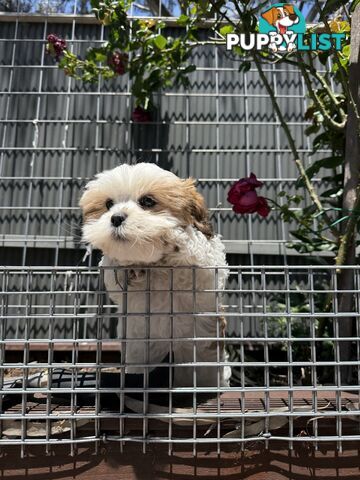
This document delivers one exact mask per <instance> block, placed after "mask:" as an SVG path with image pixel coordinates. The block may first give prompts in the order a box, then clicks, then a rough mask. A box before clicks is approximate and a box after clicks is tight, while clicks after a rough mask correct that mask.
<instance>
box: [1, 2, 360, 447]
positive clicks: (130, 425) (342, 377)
mask: <svg viewBox="0 0 360 480" xmlns="http://www.w3.org/2000/svg"><path fill="white" fill-rule="evenodd" d="M51 3H52V2H49V4H51ZM155 3H156V2H155ZM78 12H79V10H78V5H77V2H74V10H73V12H72V14H69V12H62V13H61V14H59V15H55V14H54V15H52V14H51V13H52V12H50V11H49V12H48V13H49V14H48V15H43V14H37V15H33V14H32V12H30V13H29V12H28V13H26V12H23V11H21V8H20V10H19V11H17V12H16V14H10V13H6V14H1V15H0V30H1V35H0V52H1V53H0V72H1V75H0V112H1V118H0V175H1V181H0V194H1V199H2V202H1V206H0V222H1V237H0V238H1V249H0V259H1V263H2V264H4V265H9V266H7V267H1V268H0V276H1V278H0V285H1V287H0V288H1V317H0V319H1V320H0V390H1V393H0V428H1V432H0V446H5V445H18V446H19V447H20V450H21V453H22V455H25V453H26V449H27V446H28V445H36V444H40V445H43V446H44V449H46V451H47V452H49V451H50V450H51V448H53V447H54V446H55V445H61V444H65V445H69V447H70V449H71V453H72V454H75V453H76V450H77V448H78V447H79V445H81V444H87V443H90V444H91V443H92V444H93V445H94V448H95V449H96V450H97V449H99V447H100V446H101V445H102V444H103V443H105V442H110V441H113V442H117V443H119V448H120V449H124V448H125V447H126V446H127V445H128V444H133V443H138V444H140V446H141V448H142V449H143V451H147V448H148V447H149V444H154V443H155V444H165V445H167V446H168V449H169V453H171V452H172V451H173V449H174V448H176V446H177V445H179V444H186V445H188V446H190V447H191V448H192V449H193V451H194V453H195V452H196V450H197V449H198V448H199V447H200V446H203V445H206V446H208V447H209V448H214V449H215V450H216V451H217V452H220V451H222V450H224V449H226V448H231V449H232V450H234V449H245V448H247V446H248V445H249V444H250V443H252V442H260V443H261V444H264V445H265V446H266V447H268V446H269V445H270V443H272V442H275V441H277V440H279V441H280V440H283V441H285V442H287V443H288V445H289V447H290V448H293V447H294V446H295V445H296V444H299V443H306V445H312V446H314V448H317V447H318V446H319V445H320V444H321V443H323V442H329V441H330V442H336V444H337V446H338V448H339V449H341V448H342V442H345V441H351V440H359V437H360V432H359V425H360V423H359V412H360V410H359V384H360V377H359V361H358V359H359V353H360V352H359V348H360V343H359V342H360V340H359V338H360V335H359V333H360V332H359V328H360V324H359V315H360V302H359V291H360V289H359V283H360V277H359V273H360V272H359V268H358V267H349V268H351V271H352V274H353V280H354V289H353V290H351V291H344V290H341V291H340V290H339V289H338V286H337V285H338V284H337V282H338V275H339V272H338V270H336V269H335V268H334V267H331V266H329V265H328V262H327V258H326V255H325V254H324V255H321V256H320V257H319V262H320V264H317V265H311V264H310V263H309V260H308V259H305V258H304V256H303V257H301V256H299V255H296V254H295V253H294V251H293V250H289V249H288V248H287V242H288V240H289V228H291V226H289V224H286V223H284V222H283V221H282V220H281V219H280V218H279V217H278V216H277V214H276V213H275V214H274V215H272V216H271V218H270V219H266V220H265V219H260V218H259V217H256V218H255V217H254V216H253V217H238V216H236V215H235V214H234V213H233V212H232V211H231V208H230V206H229V205H227V204H226V193H227V191H228V188H229V186H230V185H231V183H232V182H233V181H235V180H237V179H238V178H239V177H241V176H245V175H248V174H249V173H250V172H251V171H252V170H254V171H255V172H261V179H262V180H264V182H265V187H264V188H265V189H266V190H267V191H266V195H267V196H269V197H272V198H278V194H279V192H280V191H282V190H283V189H286V190H287V191H288V192H289V193H292V192H295V182H296V179H297V173H296V169H295V167H294V165H293V163H292V162H291V155H290V152H289V149H288V148H287V146H286V144H285V141H284V138H283V134H282V132H281V129H280V125H279V122H278V120H277V118H276V117H275V115H274V113H273V112H272V109H271V106H270V104H269V101H268V98H267V93H266V91H265V90H264V86H263V85H261V82H259V78H258V76H257V73H256V71H255V70H252V69H251V70H250V71H249V72H245V73H244V72H242V73H241V74H240V73H239V71H238V65H234V62H233V60H232V59H229V58H228V57H227V56H226V55H225V54H224V52H223V51H222V50H221V49H219V48H214V47H213V46H212V47H210V46H207V47H203V48H201V49H199V51H198V52H197V53H195V55H196V58H195V63H196V64H197V71H196V72H194V73H193V74H192V75H191V78H190V80H191V83H192V88H191V90H190V91H183V90H179V91H166V92H160V93H159V95H158V98H157V117H156V120H155V121H154V122H153V123H152V125H148V126H147V128H145V127H144V126H140V125H134V124H133V123H132V122H131V120H130V116H129V114H130V112H131V108H132V98H131V90H130V83H129V80H128V79H126V80H125V79H117V80H116V81H113V82H109V83H107V84H106V83H99V85H97V86H95V87H94V86H90V87H89V86H87V85H83V84H79V83H76V82H75V81H74V80H72V79H69V78H66V77H65V76H62V75H60V74H59V72H58V69H57V67H56V66H55V65H54V64H53V63H52V61H51V60H50V59H49V58H48V57H46V55H45V41H46V37H47V35H48V34H49V33H52V32H56V33H58V34H59V35H62V36H65V37H66V39H67V42H68V44H69V46H70V48H71V49H72V51H74V52H75V53H76V54H82V53H83V52H84V51H85V50H86V48H87V47H88V46H89V45H94V44H98V43H99V42H102V41H103V40H104V39H105V38H106V31H105V29H104V27H103V26H100V25H98V24H96V23H95V21H94V19H92V18H91V17H88V16H79V15H77V13H78ZM132 14H133V15H134V16H136V15H135V13H134V12H132ZM158 14H159V15H160V16H161V3H160V6H159V12H158ZM165 20H166V19H165ZM167 20H168V19H167ZM169 28H173V25H172V24H171V22H170V23H169ZM25 45H26V46H27V48H26V47H25ZM265 73H266V75H267V77H268V78H269V79H270V80H271V81H272V82H273V84H274V85H275V89H276V95H277V98H278V99H279V102H280V104H281V105H282V106H283V107H284V110H286V119H287V121H288V125H289V127H290V129H291V131H292V133H293V134H294V136H295V138H296V141H297V144H298V145H299V147H300V148H299V152H300V154H301V155H302V157H303V158H304V163H305V164H307V162H308V160H307V158H306V156H307V155H308V154H309V153H311V152H312V148H311V139H309V137H305V135H304V129H305V127H306V126H307V122H306V121H304V120H303V119H304V112H305V110H306V89H305V86H304V84H303V82H302V80H301V78H300V76H299V74H298V72H297V71H295V70H294V69H292V68H284V67H279V66H275V65H273V66H272V67H271V68H268V69H265ZM327 153H329V152H328V151H325V150H319V151H318V152H317V153H316V154H315V155H314V156H313V159H316V157H317V155H319V156H322V155H324V154H327ZM319 158H320V157H319ZM139 160H140V161H151V162H156V163H157V164H159V165H160V166H162V167H163V168H167V169H171V170H172V171H174V172H175V173H177V174H178V175H179V176H181V177H186V176H193V177H194V178H196V179H197V180H198V188H199V190H200V191H201V193H202V194H203V195H204V197H205V199H206V201H207V204H208V206H209V210H210V212H211V215H212V222H213V224H214V226H215V230H216V232H217V233H219V234H221V235H222V236H223V241H224V244H225V246H226V251H227V254H228V255H227V257H228V263H229V265H230V266H229V267H226V268H228V270H229V276H228V281H227V283H226V285H225V286H221V288H220V286H219V285H218V284H217V279H218V273H219V268H220V267H217V268H213V269H212V276H213V279H214V280H213V283H212V284H211V285H209V286H207V288H206V289H205V290H204V289H203V290H202V289H201V288H199V285H197V282H196V278H197V275H198V274H199V273H200V271H201V269H199V268H196V267H192V268H190V269H189V272H188V274H189V278H190V280H189V282H188V285H187V288H186V291H179V290H178V289H177V288H176V285H175V284H174V282H173V280H174V277H176V275H177V274H178V269H176V268H168V269H167V270H168V271H167V273H166V274H167V278H168V286H167V288H165V291H164V292H161V291H160V292H159V291H156V288H155V287H154V285H153V284H152V281H151V275H152V272H151V271H150V270H148V269H146V268H145V269H144V270H145V273H144V275H145V283H146V288H142V289H141V288H140V289H139V288H138V289H137V291H136V295H138V296H140V297H143V299H144V308H143V311H140V312H137V317H139V316H140V317H141V321H142V323H143V334H142V336H140V337H139V336H137V337H136V338H133V337H131V335H129V329H128V326H129V324H131V322H132V321H133V320H134V312H131V311H129V309H128V308H127V307H128V295H129V291H131V289H132V288H133V286H132V278H133V274H134V272H133V271H132V269H129V270H126V269H120V268H119V269H118V275H119V277H122V281H121V282H120V284H121V297H122V306H121V309H118V308H117V307H116V305H114V304H113V303H112V302H111V301H110V299H109V291H108V289H106V288H105V284H104V277H105V275H106V271H107V270H109V269H107V268H105V267H98V266H97V264H98V261H99V254H98V253H97V252H93V253H92V254H91V255H86V253H85V250H84V249H83V248H82V246H81V245H80V235H81V215H80V211H79V209H78V197H79V194H80V191H81V189H82V188H83V186H84V185H85V183H86V181H87V180H88V179H89V178H91V177H92V176H93V175H94V174H96V173H98V172H99V171H101V170H104V169H109V168H113V167H114V166H116V165H118V164H119V163H122V162H127V163H134V162H136V161H139ZM314 181H315V182H316V185H317V187H318V188H319V189H321V188H328V186H327V185H326V182H323V181H322V179H320V178H316V179H315V180H314ZM306 198H307V197H306V193H304V201H306ZM282 201H283V199H282V198H280V197H279V202H282ZM301 207H302V204H300V205H299V206H298V208H301ZM314 229H316V225H314ZM308 263H309V264H308ZM80 265H81V266H80ZM224 267H225V266H224ZM164 268H165V267H164ZM344 268H345V267H344ZM142 269H143V267H142ZM210 270H211V269H210ZM344 293H348V294H351V295H352V296H353V297H354V302H355V308H354V309H352V310H351V311H348V312H347V311H343V309H341V311H340V309H339V299H340V298H341V295H343V294H344ZM158 294H164V295H166V296H167V297H168V298H169V305H170V307H169V309H168V310H167V311H164V312H160V313H161V316H162V321H163V322H164V324H165V325H167V327H166V328H165V329H164V331H163V332H162V333H163V335H162V336H161V337H160V338H154V336H152V335H151V332H152V323H154V321H156V317H157V316H158V315H159V312H156V313H154V312H153V311H152V309H151V298H152V297H153V296H154V295H158ZM179 294H181V295H187V296H188V297H190V298H192V299H193V308H192V309H190V310H189V311H177V310H176V308H175V303H176V302H173V301H172V299H174V298H176V296H177V295H179ZM202 295H206V296H207V297H209V298H211V302H210V303H211V305H212V308H211V309H207V308H200V307H199V306H197V298H198V297H201V296H202ZM154 317H155V318H154ZM184 318H185V319H186V321H187V322H188V323H189V324H190V325H192V326H193V328H192V331H191V334H189V335H187V336H181V337H179V336H177V335H175V332H176V326H177V323H179V321H181V322H183V321H184ZM204 318H207V319H210V320H211V321H213V325H214V332H213V335H212V336H211V337H204V336H201V335H199V334H198V331H197V328H196V325H197V322H198V323H199V322H200V321H201V320H202V319H204ZM224 320H225V321H226V324H227V328H226V335H224V331H223V325H224ZM137 321H139V319H138V318H137ZM344 325H347V326H348V327H349V328H347V329H344V328H343V326H344ZM206 342H207V344H212V348H213V352H214V355H215V357H216V358H213V359H212V361H211V362H206V361H204V360H203V359H202V360H199V358H198V357H199V355H198V352H199V351H200V350H201V348H202V345H203V344H206ZM156 343H159V344H162V345H165V350H166V351H167V355H165V356H164V357H163V358H161V359H157V360H156V361H155V360H154V359H153V358H152V357H151V354H149V352H151V348H152V345H153V344H156ZM179 343H181V344H182V347H183V348H184V349H185V350H187V351H188V352H189V354H188V356H187V358H186V359H185V360H184V359H182V361H179V360H178V359H177V357H176V354H175V353H176V348H177V345H178V344H179ZM134 344H137V345H138V346H140V348H141V349H142V353H143V358H142V361H138V363H137V364H135V365H134V362H131V363H130V362H129V358H128V357H127V351H129V350H131V346H132V345H134ZM223 352H225V353H224V354H223ZM134 367H137V370H136V373H131V369H133V368H134ZM229 368H230V369H231V378H230V379H229V382H228V383H226V382H222V381H221V378H222V377H221V376H222V372H223V371H225V369H229ZM185 369H186V371H187V372H189V375H190V377H191V384H190V386H189V385H186V386H184V385H178V384H176V381H175V380H176V376H177V372H179V371H182V370H185ZM210 369H212V371H213V372H214V375H213V377H214V378H215V380H213V381H212V382H211V384H209V385H206V383H205V385H204V383H202V382H201V380H202V377H203V373H202V372H206V371H208V370H210Z"/></svg>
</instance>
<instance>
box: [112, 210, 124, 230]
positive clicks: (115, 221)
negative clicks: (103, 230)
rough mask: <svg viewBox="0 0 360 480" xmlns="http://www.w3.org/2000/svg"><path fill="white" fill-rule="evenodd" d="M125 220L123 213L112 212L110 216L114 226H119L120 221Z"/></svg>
mask: <svg viewBox="0 0 360 480" xmlns="http://www.w3.org/2000/svg"><path fill="white" fill-rule="evenodd" d="M125 220H126V215H124V214H119V213H118V214H114V215H112V217H111V223H112V225H114V227H115V228H117V227H120V225H121V224H122V223H124V222H125Z"/></svg>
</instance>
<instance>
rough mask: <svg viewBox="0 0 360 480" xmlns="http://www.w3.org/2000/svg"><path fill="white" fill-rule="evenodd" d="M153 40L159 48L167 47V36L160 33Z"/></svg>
mask: <svg viewBox="0 0 360 480" xmlns="http://www.w3.org/2000/svg"><path fill="white" fill-rule="evenodd" d="M153 42H154V43H155V45H156V46H157V48H158V49H159V50H163V49H164V48H165V47H166V43H167V41H166V38H165V37H163V36H162V35H160V34H159V35H156V37H154V39H153Z"/></svg>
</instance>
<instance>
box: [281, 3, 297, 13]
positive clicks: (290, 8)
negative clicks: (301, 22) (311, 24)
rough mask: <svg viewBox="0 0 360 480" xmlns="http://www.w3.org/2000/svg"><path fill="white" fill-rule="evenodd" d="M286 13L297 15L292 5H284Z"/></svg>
mask: <svg viewBox="0 0 360 480" xmlns="http://www.w3.org/2000/svg"><path fill="white" fill-rule="evenodd" d="M283 8H284V12H286V13H287V14H288V15H296V13H295V10H294V7H293V6H292V5H284V6H283Z"/></svg>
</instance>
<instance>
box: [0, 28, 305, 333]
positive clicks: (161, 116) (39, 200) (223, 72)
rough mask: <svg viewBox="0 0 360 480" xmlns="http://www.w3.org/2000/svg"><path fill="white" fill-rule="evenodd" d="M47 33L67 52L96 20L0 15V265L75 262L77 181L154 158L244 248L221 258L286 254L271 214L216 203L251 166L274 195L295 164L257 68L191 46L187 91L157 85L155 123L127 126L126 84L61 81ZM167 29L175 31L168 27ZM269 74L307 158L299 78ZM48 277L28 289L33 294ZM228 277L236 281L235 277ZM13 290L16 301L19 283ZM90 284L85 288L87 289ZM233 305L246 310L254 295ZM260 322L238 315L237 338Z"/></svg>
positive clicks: (61, 327) (112, 329) (88, 325)
mask: <svg viewBox="0 0 360 480" xmlns="http://www.w3.org/2000/svg"><path fill="white" fill-rule="evenodd" d="M50 32H55V33H57V34H58V35H60V36H62V37H66V38H67V39H68V40H69V39H70V41H69V44H71V45H73V48H74V51H75V53H78V54H83V53H84V52H85V50H86V48H88V46H90V45H93V44H94V43H95V42H98V41H100V40H101V39H102V38H104V35H103V30H102V29H101V27H100V26H99V25H95V24H92V25H87V24H80V23H76V22H75V23H74V24H71V23H67V24H54V23H51V24H47V25H46V24H45V23H44V22H36V23H22V22H17V23H15V22H9V23H6V22H0V39H2V40H1V41H0V72H1V74H0V148H1V150H0V175H1V177H2V179H1V182H0V196H1V205H0V225H1V238H2V242H3V245H4V247H3V248H2V249H1V250H0V258H1V261H2V262H3V263H5V264H11V265H69V266H70V267H71V265H78V264H79V262H81V259H82V257H83V255H84V250H83V249H82V248H83V247H82V246H81V244H80V235H81V215H80V211H79V209H78V207H77V205H78V199H79V196H80V192H81V189H82V187H83V186H84V184H85V182H86V180H87V179H88V178H91V177H92V176H93V175H94V174H96V173H97V172H99V171H101V170H103V169H108V168H113V167H114V166H116V165H118V164H119V163H122V162H137V161H150V162H157V163H159V165H160V166H162V167H163V168H166V169H170V170H172V171H174V172H175V173H176V174H178V175H179V176H182V177H186V176H192V177H194V178H196V179H198V180H199V189H200V191H201V192H202V193H203V194H204V196H205V198H206V200H207V203H208V205H209V207H210V208H211V211H212V220H213V223H214V225H215V226H216V229H217V231H218V232H219V233H221V234H222V235H223V237H224V241H225V243H226V245H227V248H228V251H229V252H243V253H245V252H246V253H248V254H249V255H237V256H235V257H234V256H233V257H230V258H229V263H234V264H244V265H246V264H252V263H257V264H261V263H262V264H264V265H266V264H276V263H278V262H280V263H281V262H284V260H285V259H284V258H283V257H281V256H279V255H280V254H283V253H284V252H285V250H284V248H283V246H284V242H285V241H286V240H288V238H289V233H288V230H289V226H288V225H286V224H285V225H284V224H282V222H281V221H279V218H278V216H277V215H276V214H275V213H273V214H272V215H271V216H270V217H269V218H267V219H262V218H260V217H259V216H257V215H253V216H243V217H241V216H238V215H235V214H234V213H233V212H232V211H231V208H230V205H229V204H227V202H226V196H227V191H228V189H229V187H230V185H231V182H232V181H234V180H236V179H238V178H240V177H242V176H245V175H248V174H249V173H250V172H251V171H253V172H255V173H256V174H257V175H258V176H259V177H261V178H262V179H264V180H265V186H264V188H263V190H262V194H263V195H264V196H267V197H269V198H276V197H277V195H278V193H279V191H280V190H282V189H285V190H287V191H288V192H289V193H294V192H295V190H294V181H295V179H296V176H297V174H296V169H295V167H294V162H293V161H292V159H291V155H290V154H289V152H288V147H287V142H286V139H285V138H284V134H283V132H282V131H281V129H280V128H279V125H277V124H276V118H275V115H274V112H273V110H272V107H271V104H270V102H269V99H268V95H267V92H266V91H265V88H264V86H263V85H262V84H261V82H260V80H259V77H258V74H257V72H255V71H250V72H247V73H246V74H244V73H239V72H238V69H237V64H236V63H234V61H233V60H232V59H231V58H229V57H228V55H227V54H225V52H224V51H223V50H221V49H219V48H217V49H215V48H214V47H212V46H206V47H204V48H201V49H198V50H197V51H196V52H195V53H194V62H195V63H196V65H197V67H198V70H197V71H196V72H194V73H193V74H192V76H191V88H190V89H189V91H188V92H185V91H183V89H179V90H177V91H175V90H172V91H166V92H160V93H159V95H158V96H157V98H156V105H157V111H156V114H155V120H156V121H157V122H158V123H154V124H153V125H139V124H137V125H136V124H131V123H130V115H131V111H132V108H133V100H132V98H131V96H130V94H129V85H128V79H127V78H125V77H124V78H117V79H115V80H112V81H109V82H105V83H104V82H102V83H101V84H100V85H99V86H96V85H95V86H94V85H90V86H89V85H83V84H82V83H81V82H76V81H74V80H70V79H68V78H67V77H66V76H65V75H64V74H63V73H62V72H61V71H59V70H58V69H57V67H56V66H55V65H54V63H53V61H52V59H50V58H48V57H47V56H46V55H44V39H45V38H46V36H47V34H48V33H50ZM171 33H176V34H180V32H179V30H172V31H171ZM204 35H206V32H204ZM71 40H72V41H71ZM268 70H269V71H268V72H267V73H266V74H267V76H268V78H269V80H270V81H272V82H274V84H275V85H276V92H277V95H278V97H279V102H280V105H281V106H282V108H283V110H284V111H285V112H286V118H287V121H288V122H289V125H290V128H291V130H292V131H293V133H294V136H295V138H296V141H297V144H298V145H299V147H300V148H301V149H303V155H308V154H309V152H310V151H311V144H310V143H309V142H308V141H307V139H306V138H305V136H304V128H305V125H304V123H303V114H304V109H305V104H306V100H305V98H304V88H303V85H302V82H301V80H300V78H299V75H298V73H297V72H294V71H293V70H292V69H291V68H284V67H281V69H275V68H274V69H272V70H271V69H269V68H268ZM219 208H220V210H219ZM224 208H226V210H225V211H224V210H222V209H224ZM6 246H7V247H11V248H7V247H6ZM259 253H261V254H264V255H259ZM266 253H273V254H274V256H270V257H269V256H267V255H266ZM254 254H257V255H255V256H254ZM276 255H277V256H276ZM97 261H98V257H97V255H96V256H93V257H92V258H90V259H87V262H90V264H93V265H95V264H96V263H97ZM289 262H290V263H292V264H294V265H296V264H297V263H298V262H299V263H303V262H304V259H303V258H299V257H297V258H296V257H293V258H291V259H290V260H289ZM48 280H49V279H46V278H44V279H43V281H44V282H45V283H43V284H42V285H40V284H39V285H34V288H39V289H40V291H41V288H42V287H44V285H46V282H47V281H48ZM64 281H65V279H64ZM249 281H250V280H249ZM274 281H276V280H274ZM279 281H280V280H279ZM230 283H231V285H230V286H231V288H234V289H236V288H237V286H236V279H235V278H231V280H230ZM253 286H254V285H253ZM12 288H13V291H14V297H13V298H14V301H16V292H17V291H18V290H19V288H20V287H19V284H18V285H17V284H16V282H15V283H14V284H13V286H12ZM89 288H90V289H92V290H93V291H96V284H95V283H94V284H91V285H89ZM237 295H238V294H234V295H233V298H232V297H231V296H228V297H227V298H226V299H225V303H226V304H227V305H228V306H229V308H230V306H231V305H233V307H231V308H236V302H237ZM60 297H61V298H60ZM90 297H91V295H90ZM90 297H87V298H86V302H89V303H90V304H91V302H92V301H93V302H95V301H96V295H95V294H94V295H93V296H92V297H91V298H90ZM34 301H35V300H34ZM58 301H59V302H60V304H61V305H64V306H66V305H71V301H72V300H71V295H70V296H64V295H62V296H59V299H58ZM36 302H40V303H39V304H40V305H41V304H44V305H45V304H46V293H45V292H44V294H39V295H37V296H36ZM244 302H245V304H247V305H248V306H249V308H250V307H251V305H252V306H253V308H256V302H257V299H256V298H255V297H254V296H253V295H252V296H251V298H250V297H249V298H247V297H246V298H244ZM15 303H16V302H15ZM234 305H235V306H234ZM14 309H15V310H16V305H15V306H14ZM15 310H14V311H15ZM116 323H117V321H116V319H112V321H111V324H109V327H108V329H107V332H105V333H104V334H105V335H108V336H116V328H117V327H116ZM24 328H25V326H24V324H23V323H22V322H21V321H20V320H19V321H17V322H15V323H13V324H12V325H7V336H8V338H12V337H16V336H17V337H18V338H20V337H21V336H23V334H24ZM29 328H30V331H31V335H32V336H35V337H37V338H45V337H46V336H47V332H48V328H49V325H47V324H46V321H44V320H39V319H37V320H34V321H32V322H31V325H30V327H29ZM81 328H82V334H83V335H84V336H87V335H88V336H93V335H94V328H95V323H94V320H92V319H91V318H90V316H89V320H88V321H86V322H84V323H83V325H82V327H81ZM259 328H260V326H259V325H255V324H254V323H253V321H251V320H250V319H247V320H246V321H245V334H254V333H255V331H257V329H259ZM236 330H237V325H236V322H235V323H234V322H233V321H232V320H231V319H230V321H229V331H230V332H231V331H236ZM55 335H56V336H57V337H58V338H69V337H71V335H72V326H71V324H69V323H68V322H67V321H66V320H63V321H60V320H59V323H58V324H57V325H56V326H55Z"/></svg>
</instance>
